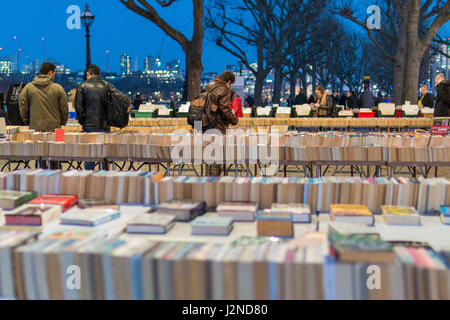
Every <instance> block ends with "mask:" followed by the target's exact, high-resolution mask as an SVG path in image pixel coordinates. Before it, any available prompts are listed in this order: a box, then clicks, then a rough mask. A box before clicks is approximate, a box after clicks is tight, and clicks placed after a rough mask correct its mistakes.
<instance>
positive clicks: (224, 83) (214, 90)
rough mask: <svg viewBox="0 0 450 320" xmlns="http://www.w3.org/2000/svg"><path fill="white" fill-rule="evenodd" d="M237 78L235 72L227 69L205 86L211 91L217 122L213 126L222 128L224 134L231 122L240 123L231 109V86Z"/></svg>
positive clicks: (214, 115)
mask: <svg viewBox="0 0 450 320" xmlns="http://www.w3.org/2000/svg"><path fill="white" fill-rule="evenodd" d="M235 80H236V77H235V75H234V73H233V72H231V71H225V72H223V73H222V74H221V75H220V76H219V77H218V78H216V79H215V80H214V82H212V83H210V84H208V85H207V86H206V88H205V89H206V91H209V92H210V93H211V110H212V111H213V112H212V114H213V118H214V122H215V123H214V124H213V126H212V128H214V129H218V130H220V132H222V134H225V133H226V130H227V128H228V126H229V125H230V124H231V125H237V124H238V119H237V117H236V115H235V114H234V112H233V110H232V109H231V89H230V88H231V85H232V84H233V83H234V81H235Z"/></svg>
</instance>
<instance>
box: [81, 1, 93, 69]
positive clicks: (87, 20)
mask: <svg viewBox="0 0 450 320" xmlns="http://www.w3.org/2000/svg"><path fill="white" fill-rule="evenodd" d="M80 19H81V21H82V22H83V25H84V28H85V30H86V69H87V67H88V66H89V65H90V64H91V43H90V38H91V35H90V28H91V26H92V24H93V23H94V20H95V16H94V15H93V14H92V12H90V11H89V5H86V10H85V11H84V12H83V14H82V15H81V17H80Z"/></svg>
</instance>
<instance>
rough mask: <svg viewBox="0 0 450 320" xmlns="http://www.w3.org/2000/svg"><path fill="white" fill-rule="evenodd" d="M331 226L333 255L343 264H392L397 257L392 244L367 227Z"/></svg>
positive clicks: (330, 235)
mask: <svg viewBox="0 0 450 320" xmlns="http://www.w3.org/2000/svg"><path fill="white" fill-rule="evenodd" d="M356 226H357V227H355V228H354V232H352V231H351V230H352V227H348V226H345V225H339V224H333V223H331V224H330V225H329V230H328V238H329V242H330V248H331V249H332V251H331V253H332V255H335V256H336V257H337V258H338V259H339V261H341V262H364V263H372V262H373V263H382V262H387V263H392V262H394V261H395V258H396V255H395V252H394V249H393V246H392V244H390V243H388V242H386V241H384V240H383V239H381V237H380V235H379V234H378V233H376V232H372V231H371V230H370V229H367V228H365V226H364V225H363V226H361V225H359V227H358V225H356ZM357 232H360V233H357Z"/></svg>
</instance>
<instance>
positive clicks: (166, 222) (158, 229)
mask: <svg viewBox="0 0 450 320" xmlns="http://www.w3.org/2000/svg"><path fill="white" fill-rule="evenodd" d="M175 218H176V217H175V216H173V215H169V214H140V215H138V216H137V217H135V218H134V219H132V220H130V221H128V224H127V229H126V232H127V233H137V234H165V233H167V232H168V231H169V230H170V229H172V228H173V226H174V225H175Z"/></svg>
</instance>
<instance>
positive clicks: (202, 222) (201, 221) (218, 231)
mask: <svg viewBox="0 0 450 320" xmlns="http://www.w3.org/2000/svg"><path fill="white" fill-rule="evenodd" d="M191 228H192V235H223V236H226V235H228V234H229V233H230V232H231V230H232V229H233V218H230V217H205V216H203V217H197V218H196V219H195V220H194V221H192V223H191Z"/></svg>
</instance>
